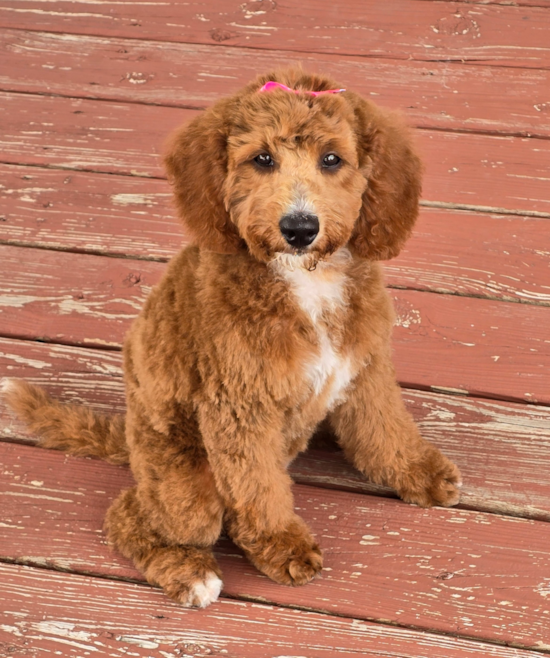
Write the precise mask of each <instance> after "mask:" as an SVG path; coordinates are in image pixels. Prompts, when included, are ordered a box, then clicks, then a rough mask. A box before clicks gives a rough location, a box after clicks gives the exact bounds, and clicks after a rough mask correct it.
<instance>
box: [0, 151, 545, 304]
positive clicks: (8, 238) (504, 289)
mask: <svg viewBox="0 0 550 658" xmlns="http://www.w3.org/2000/svg"><path fill="white" fill-rule="evenodd" d="M0 179H1V180H2V183H0V185H1V186H2V187H3V189H2V191H1V196H2V214H1V215H0V221H1V222H2V223H1V224H0V241H1V242H4V243H10V244H19V245H29V246H39V247H41V248H50V249H51V248H54V249H69V250H72V251H86V252H92V253H103V254H114V255H128V256H134V257H138V258H154V259H162V260H165V259H167V258H169V257H171V256H172V255H173V254H174V253H176V251H177V250H178V249H179V248H180V246H181V245H182V244H184V243H186V242H187V239H186V237H185V235H184V233H183V232H182V229H181V227H180V224H179V222H178V221H177V220H176V219H175V218H174V216H173V210H172V203H171V191H170V188H169V187H168V186H167V185H166V183H165V182H164V181H161V180H156V179H153V180H143V179H138V178H134V177H129V176H113V175H105V174H88V173H83V172H70V173H68V172H64V171H59V170H51V169H40V168H36V167H19V166H13V165H1V164H0ZM547 233H548V237H549V242H550V228H548V222H547V220H545V219H539V218H534V217H520V216H513V215H508V216H506V215H489V214H487V213H484V214H481V213H475V212H465V211H452V210H440V209H437V208H426V207H424V208H422V209H421V213H420V219H419V221H418V224H417V226H416V229H415V231H414V233H413V236H412V238H411V239H410V240H409V242H408V243H407V245H406V247H405V249H404V251H403V252H402V254H401V255H400V256H399V257H398V258H396V259H393V260H392V261H388V262H387V263H385V264H384V267H385V270H386V276H387V281H388V283H389V284H390V285H392V286H400V287H410V288H415V289H422V290H435V291H439V292H452V293H460V294H464V295H476V296H480V297H491V298H495V299H504V300H510V301H523V302H528V303H536V304H550V290H549V288H548V281H549V276H550V271H549V268H550V264H549V263H550V259H549V255H550V247H548V248H547V247H546V245H545V244H544V243H545V242H546V237H545V236H546V234H547Z"/></svg>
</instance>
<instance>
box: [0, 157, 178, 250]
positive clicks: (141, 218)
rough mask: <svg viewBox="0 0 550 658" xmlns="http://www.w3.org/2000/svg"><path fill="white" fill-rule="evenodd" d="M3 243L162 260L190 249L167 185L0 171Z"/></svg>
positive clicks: (139, 180) (26, 170) (84, 175)
mask: <svg viewBox="0 0 550 658" xmlns="http://www.w3.org/2000/svg"><path fill="white" fill-rule="evenodd" d="M0 181H1V182H0V197H1V199H2V209H1V211H0V222H1V223H0V241H1V242H4V243H12V244H21V245H29V246H37V247H41V248H47V249H67V250H71V251H85V252H92V253H103V254H111V255H116V256H134V257H137V258H140V257H141V258H155V259H164V260H167V259H168V258H170V257H172V256H173V255H174V254H175V253H176V252H177V251H178V249H179V248H180V247H181V245H182V243H183V242H187V240H186V239H185V236H184V235H183V232H182V229H181V226H180V224H179V222H178V221H177V220H176V219H175V217H174V211H173V208H172V193H171V189H170V187H169V185H168V184H167V183H166V181H165V180H158V179H144V178H137V177H134V176H116V175H112V174H90V173H86V172H78V171H72V172H67V171H61V170H58V169H42V168H38V167H19V166H13V165H3V164H0Z"/></svg>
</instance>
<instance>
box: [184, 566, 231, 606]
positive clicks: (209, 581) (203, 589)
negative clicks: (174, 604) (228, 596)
mask: <svg viewBox="0 0 550 658" xmlns="http://www.w3.org/2000/svg"><path fill="white" fill-rule="evenodd" d="M222 586H223V583H222V581H221V580H220V579H219V578H218V577H217V576H216V574H214V573H212V574H210V575H209V576H208V577H207V578H206V579H205V580H199V581H197V582H196V583H195V584H194V585H192V586H191V588H190V589H189V596H188V598H187V602H186V603H184V604H183V605H184V606H185V607H186V608H191V607H195V608H206V606H207V605H210V604H211V603H214V601H217V600H218V596H219V595H220V592H221V589H222Z"/></svg>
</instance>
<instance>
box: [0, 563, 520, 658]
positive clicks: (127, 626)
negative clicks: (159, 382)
mask: <svg viewBox="0 0 550 658" xmlns="http://www.w3.org/2000/svg"><path fill="white" fill-rule="evenodd" d="M0 592H1V594H0V601H2V603H0V606H1V608H0V609H1V611H2V619H3V620H4V623H3V624H2V626H1V627H0V648H2V649H3V650H4V652H5V654H6V655H13V654H15V655H17V653H18V652H20V653H21V654H25V655H43V654H47V653H50V652H51V653H55V652H56V650H57V649H58V647H59V646H60V645H61V646H62V647H63V655H65V656H74V657H75V658H76V657H80V656H82V655H83V652H87V651H89V653H90V654H91V655H95V656H114V655H120V654H122V655H124V654H126V655H133V656H138V657H140V658H182V656H210V655H222V656H225V657H227V658H259V657H261V656H267V655H270V656H275V655H277V656H279V657H280V658H282V654H284V655H286V656H288V655H289V653H290V654H293V655H295V653H296V652H297V651H298V652H299V653H300V655H301V656H304V655H306V654H307V655H309V656H313V655H315V656H316V657H319V658H332V657H333V656H334V655H335V654H338V655H350V656H367V657H370V658H382V657H383V656H388V655H389V653H394V654H395V652H398V653H399V656H401V657H402V658H418V656H419V651H421V652H422V653H423V655H429V656H430V657H431V658H469V657H471V656H483V657H486V658H528V657H529V656H532V654H531V653H530V652H526V651H522V650H521V649H510V648H506V647H499V646H494V645H489V644H481V643H478V642H470V641H467V640H461V639H457V638H453V637H442V636H437V635H430V634H425V633H418V632H415V631H408V630H403V629H397V628H391V627H389V626H384V625H379V624H372V623H369V622H362V621H359V620H357V619H346V618H342V617H334V616H332V615H325V614H323V615H320V614H316V613H312V612H306V611H303V610H288V609H286V608H277V607H273V606H268V605H262V604H260V603H248V602H245V601H234V600H229V599H221V600H219V601H218V602H217V603H216V604H215V605H214V606H213V607H211V608H208V609H206V610H185V609H183V608H181V607H179V606H177V605H176V604H174V603H171V602H170V601H168V600H167V599H166V597H164V596H163V595H162V594H161V592H159V591H158V590H155V589H150V588H145V587H143V586H140V585H135V584H130V583H120V582H114V581H109V580H100V579H97V578H90V577H85V576H78V575H68V574H61V573H51V572H46V573H45V572H43V571H41V570H38V569H32V568H29V567H21V566H17V565H0ZM75 598H77V599H78V600H79V601H80V602H81V603H79V605H78V606H75V605H74V601H75ZM127 652H128V653H127ZM84 655H86V653H84Z"/></svg>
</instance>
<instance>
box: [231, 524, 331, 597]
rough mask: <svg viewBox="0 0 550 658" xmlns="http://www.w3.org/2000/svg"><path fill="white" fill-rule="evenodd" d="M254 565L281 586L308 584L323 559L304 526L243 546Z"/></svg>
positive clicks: (290, 528)
mask: <svg viewBox="0 0 550 658" xmlns="http://www.w3.org/2000/svg"><path fill="white" fill-rule="evenodd" d="M243 548H244V549H245V551H246V553H247V555H248V557H249V559H250V561H251V562H252V563H253V564H254V566H255V567H256V568H257V569H259V570H260V571H262V572H263V573H265V575H266V576H269V578H271V579H272V580H274V581H275V582H276V583H280V584H281V585H294V586H296V585H305V584H306V583H309V582H310V581H311V580H313V578H315V576H316V575H317V574H318V573H319V572H320V571H321V569H322V568H323V556H322V554H321V549H320V548H319V545H318V544H317V543H316V542H315V541H314V539H313V537H312V536H311V534H310V532H309V529H308V528H307V526H306V525H305V523H303V522H302V523H296V522H293V523H291V524H290V525H289V526H288V527H287V528H285V530H282V531H281V532H277V533H274V534H270V535H269V536H262V537H261V538H260V539H256V541H254V542H253V543H251V544H250V545H249V546H243Z"/></svg>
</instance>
